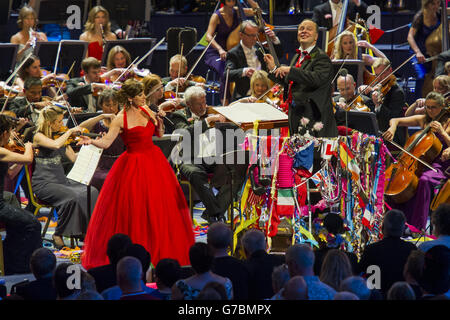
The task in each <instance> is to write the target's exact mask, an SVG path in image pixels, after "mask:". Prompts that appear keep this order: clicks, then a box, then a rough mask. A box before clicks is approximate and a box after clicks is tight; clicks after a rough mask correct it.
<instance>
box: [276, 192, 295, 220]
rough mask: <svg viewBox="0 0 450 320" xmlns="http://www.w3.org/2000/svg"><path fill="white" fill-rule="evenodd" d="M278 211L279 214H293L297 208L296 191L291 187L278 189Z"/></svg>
mask: <svg viewBox="0 0 450 320" xmlns="http://www.w3.org/2000/svg"><path fill="white" fill-rule="evenodd" d="M277 192H278V194H277V213H278V215H279V216H292V215H293V214H294V209H295V201H294V193H293V191H292V189H291V188H286V189H281V188H280V189H278V190H277Z"/></svg>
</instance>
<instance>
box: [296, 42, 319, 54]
mask: <svg viewBox="0 0 450 320" xmlns="http://www.w3.org/2000/svg"><path fill="white" fill-rule="evenodd" d="M315 46H316V44H313V45H312V46H310V47H308V48H306V50H303V49H302V47H300V48H298V49H299V50H300V51H302V52H303V51H307V52H308V54H310V53H311V51H312V49H314V47H315Z"/></svg>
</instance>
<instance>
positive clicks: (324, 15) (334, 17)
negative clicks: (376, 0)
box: [312, 0, 368, 40]
mask: <svg viewBox="0 0 450 320" xmlns="http://www.w3.org/2000/svg"><path fill="white" fill-rule="evenodd" d="M366 11H367V4H365V3H364V1H361V0H351V1H349V2H348V8H347V18H348V19H350V20H352V21H355V18H356V13H359V16H360V18H363V19H364V20H366V19H367V17H368V15H367V13H366ZM341 13H342V1H341V0H329V1H326V2H325V3H322V4H321V5H318V6H316V7H314V11H313V16H312V20H314V21H315V22H316V23H317V24H318V25H319V27H325V28H327V30H330V29H331V28H333V27H334V26H336V25H338V24H339V20H340V18H341ZM330 40H331V39H330Z"/></svg>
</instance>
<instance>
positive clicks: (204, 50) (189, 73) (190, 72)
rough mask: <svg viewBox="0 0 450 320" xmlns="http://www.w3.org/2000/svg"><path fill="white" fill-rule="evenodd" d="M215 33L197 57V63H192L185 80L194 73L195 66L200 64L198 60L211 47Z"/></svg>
mask: <svg viewBox="0 0 450 320" xmlns="http://www.w3.org/2000/svg"><path fill="white" fill-rule="evenodd" d="M216 36H217V33H216V34H214V37H213V38H212V39H211V41H210V42H209V43H208V45H207V46H206V47H205V49H203V52H202V54H201V55H200V56H199V57H198V59H197V61H196V62H195V63H194V65H193V66H192V68H191V70H189V72H188V73H187V75H186V79H188V78H189V76H190V75H191V74H192V71H194V69H195V67H196V66H197V64H198V63H199V62H200V60H201V59H202V58H203V56H204V55H205V53H206V50H208V48H209V47H210V46H211V43H212V42H213V41H214V39H215V38H216Z"/></svg>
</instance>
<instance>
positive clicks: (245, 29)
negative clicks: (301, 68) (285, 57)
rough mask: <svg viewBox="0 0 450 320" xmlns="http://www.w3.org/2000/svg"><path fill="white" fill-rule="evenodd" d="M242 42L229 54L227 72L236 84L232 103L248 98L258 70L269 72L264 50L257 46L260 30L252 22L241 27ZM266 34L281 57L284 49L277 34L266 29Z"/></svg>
mask: <svg viewBox="0 0 450 320" xmlns="http://www.w3.org/2000/svg"><path fill="white" fill-rule="evenodd" d="M239 30H240V32H239V37H240V42H239V44H238V45H237V46H235V47H234V48H232V49H231V50H230V51H229V52H228V54H227V60H226V67H225V70H226V72H228V70H229V77H228V80H229V81H230V82H231V81H232V82H235V88H234V90H233V95H232V97H231V101H235V100H237V99H240V98H243V97H246V96H248V95H249V94H250V78H251V77H252V75H253V73H254V72H255V71H257V70H264V71H268V69H267V65H266V62H265V61H264V48H261V47H260V45H259V44H257V40H258V34H259V28H258V26H257V25H256V23H254V22H253V21H251V20H245V21H243V22H242V23H241V25H240V29H239ZM265 32H266V34H267V35H268V37H269V38H270V39H271V41H272V42H273V44H274V49H275V51H276V54H277V56H281V55H282V53H283V51H282V50H283V48H282V47H281V42H280V40H279V39H278V37H277V36H276V35H275V33H274V32H273V31H272V30H271V29H270V28H267V27H266V29H265Z"/></svg>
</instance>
